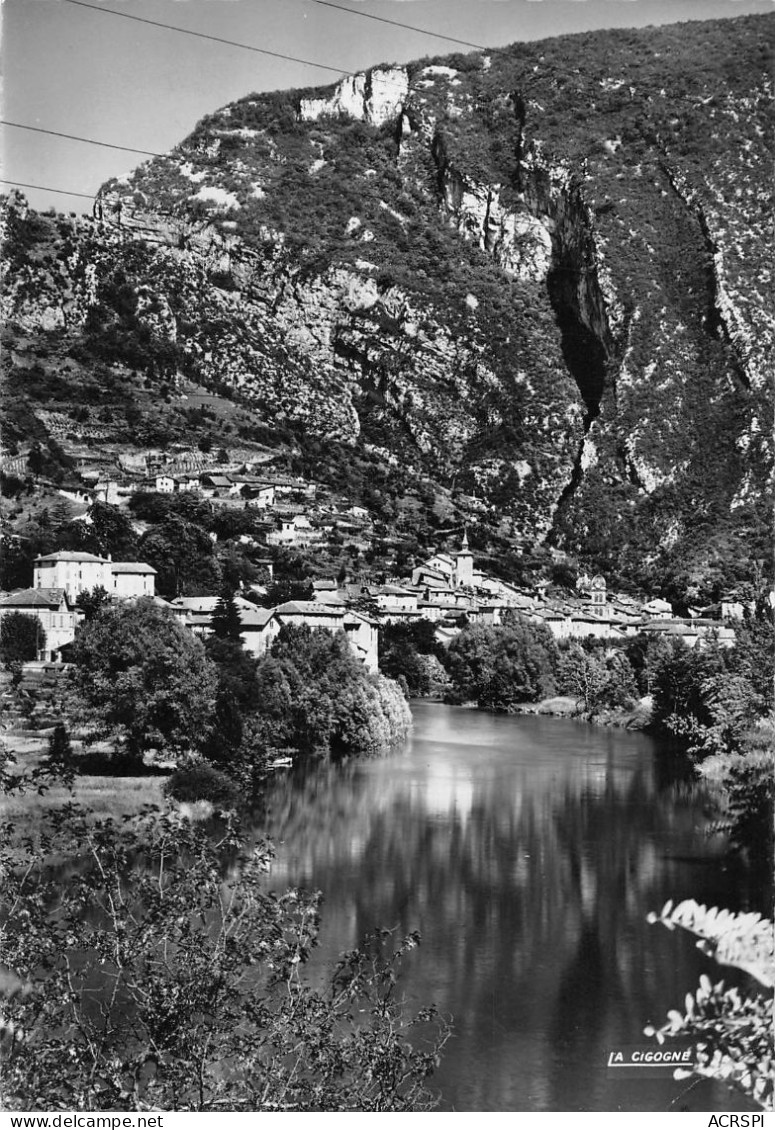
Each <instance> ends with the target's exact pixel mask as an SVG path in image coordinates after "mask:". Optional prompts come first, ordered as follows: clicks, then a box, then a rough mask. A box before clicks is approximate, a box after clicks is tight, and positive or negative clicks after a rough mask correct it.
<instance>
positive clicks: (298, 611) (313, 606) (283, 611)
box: [274, 600, 344, 617]
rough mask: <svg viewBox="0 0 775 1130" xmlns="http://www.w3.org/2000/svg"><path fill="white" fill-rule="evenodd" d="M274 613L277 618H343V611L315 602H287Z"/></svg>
mask: <svg viewBox="0 0 775 1130" xmlns="http://www.w3.org/2000/svg"><path fill="white" fill-rule="evenodd" d="M274 611H275V613H276V614H277V615H278V616H329V617H330V616H344V609H342V608H335V607H333V606H332V605H330V604H321V603H320V602H319V601H317V600H288V601H286V603H285V604H280V605H278V607H277V608H275V609H274Z"/></svg>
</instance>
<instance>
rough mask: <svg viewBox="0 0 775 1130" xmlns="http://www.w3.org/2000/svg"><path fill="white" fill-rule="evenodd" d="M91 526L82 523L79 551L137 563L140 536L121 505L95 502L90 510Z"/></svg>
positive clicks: (79, 526) (80, 525)
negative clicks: (138, 537)
mask: <svg viewBox="0 0 775 1130" xmlns="http://www.w3.org/2000/svg"><path fill="white" fill-rule="evenodd" d="M88 518H89V519H90V521H89V522H88V523H79V524H78V527H77V528H78V530H79V531H81V537H80V539H79V540H80V543H81V544H80V545H78V546H77V548H79V549H85V550H87V551H88V552H90V553H96V554H98V555H99V556H101V557H108V556H110V557H112V558H113V560H114V561H136V560H137V535H136V534H135V532H134V529H133V528H132V523H131V522H130V520H129V518H128V517H127V515H126V514H125V513H124V512H123V511H122V510H119V509H118V507H117V506H110V505H109V504H108V503H106V502H99V501H98V502H94V503H92V505H91V506H90V507H89V511H88Z"/></svg>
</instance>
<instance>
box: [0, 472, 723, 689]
mask: <svg viewBox="0 0 775 1130" xmlns="http://www.w3.org/2000/svg"><path fill="white" fill-rule="evenodd" d="M126 458H127V457H122V467H121V471H122V472H123V474H120V475H117V476H116V477H105V476H104V475H103V476H99V473H98V472H94V471H92V472H91V475H90V473H89V471H88V470H87V469H84V473H83V476H82V477H83V478H84V482H85V484H88V485H84V487H83V488H82V489H77V490H66V489H60V490H59V492H58V493H59V494H60V495H62V496H63V497H64V498H66V499H67V500H68V501H69V502H70V503H71V504H72V505H73V506H75V507H76V508H80V509H81V511H82V513H81V515H80V517H76V519H75V520H76V521H78V520H80V521H85V522H88V521H89V518H88V507H89V506H91V505H92V504H93V503H94V502H97V501H99V502H103V503H106V504H108V505H112V506H118V507H124V506H126V504H127V502H128V500H129V499H130V498H131V497H132V495H133V494H134V493H136V492H137V491H139V490H142V491H145V492H155V493H157V494H159V495H171V494H174V493H193V492H195V493H196V494H197V495H198V496H199V497H201V498H202V499H205V500H208V501H209V502H210V503H211V504H212V505H213V506H214V507H219V508H220V507H228V508H233V509H250V510H255V511H258V512H260V516H259V522H258V523H257V525H256V527H255V528H256V530H257V535H256V536H251V537H246V536H243V539H242V540H243V541H247V542H248V543H249V545H250V548H251V550H252V551H253V552H254V553H256V552H261V551H262V544H263V547H264V552H265V553H266V554H267V556H264V557H260V558H257V557H255V556H254V561H258V562H260V565H261V567H262V568H263V570H264V571H265V574H266V576H267V577H268V578H269V580H270V581H271V580H272V577H273V558H272V557H271V556H269V555H270V554H271V553H272V552H273V550H274V549H276V548H278V547H282V548H294V549H302V548H303V549H306V550H310V549H311V550H312V551H313V553H314V551H315V547H318V546H319V547H320V548H321V550H322V549H323V548H324V547H325V546H326V545H327V543H328V540H329V539H330V538H331V537H332V536H333V537H335V538H338V539H339V540H340V541H341V540H342V539H343V538H346V539H347V541H348V543H351V544H353V545H354V546H355V547H356V548H357V549H358V550H359V551H365V550H368V548H369V546H370V544H371V538H372V530H373V523H372V521H371V518H370V515H369V512H368V511H367V510H366V509H365V508H364V507H362V506H357V505H347V504H346V501H345V503H344V504H343V502H342V500H341V499H340V500H338V504H335V503H334V501H333V500H332V499H331V498H330V496H329V497H327V492H325V491H322V490H321V488H320V487H319V485H318V484H316V483H314V482H310V481H308V480H305V479H300V478H294V477H292V476H288V475H280V474H272V473H269V472H268V471H267V470H266V469H265V468H264V469H263V473H262V469H261V465H260V464H258V463H256V464H250V463H247V464H245V463H242V464H228V463H227V464H226V465H223V466H216V467H211V466H205V467H203V468H202V467H200V468H199V469H195V468H191V465H190V461H189V462H188V463H186V461H185V460H179V461H178V465H177V466H175V465H174V464H173V465H169V466H160V465H159V461H158V458H157V457H155V456H148V455H146V456H138V457H134V456H133V457H129V458H130V459H131V461H132V465H131V467H130V466H126V465H124V464H125V462H126ZM181 462H182V463H184V465H186V466H188V469H187V470H181V468H180V463H181ZM90 478H91V482H90V481H89V480H90ZM457 540H458V545H459V547H458V548H457V550H456V551H452V552H436V553H432V554H431V555H430V556H429V557H428V559H427V560H425V561H424V562H423V563H422V564H420V565H417V566H415V567H414V568H412V569H411V572H410V573H407V575H406V576H402V577H398V578H396V579H394V580H392V579H391V582H390V583H376V582H373V581H371V580H370V579H369V578H368V576H365V577H364V575H363V573H361V574H360V575H359V576H358V577H356V578H350V577H347V576H346V577H344V578H342V577H341V576H340V577H339V578H338V579H335V578H333V577H331V576H327V575H325V571H324V570H323V571H321V575H320V576H313V580H312V585H311V591H310V592H309V594H308V595H309V599H303V600H290V601H285V602H283V603H281V604H279V605H277V606H275V607H271V608H267V607H262V603H261V602H262V597H265V595H266V592H267V587H266V585H264V584H258V583H256V584H253V585H251V586H249V587H246V588H245V590H244V591H241V592H237V593H235V598H234V599H235V603H236V605H237V608H238V610H239V616H240V621H241V627H242V631H241V637H242V642H243V645H244V647H245V649H246V651H247V652H248V653H250V654H251V655H253V656H255V657H257V658H260V657H261V656H263V655H265V654H266V653H267V651H268V650H269V649H270V648H271V645H272V643H273V641H274V639H275V638H276V636H277V634H278V633H279V631H280V629H281V628H282V627H283V626H284V625H293V626H299V625H307V626H308V627H310V628H312V629H323V630H326V631H328V632H331V633H336V632H339V631H343V632H344V633H345V636H346V638H347V639H348V641H349V643H350V646H351V647H352V649H353V651H354V653H355V654H356V655H357V656H358V657H359V658H360V659H361V660H362V661H363V663H364V664H365V666H366V667H367V669H368V670H370V671H377V670H378V666H379V655H378V628H379V625H380V624H385V623H388V624H399V623H411V622H415V621H418V620H422V619H424V620H426V621H430V622H431V623H432V624H433V625H434V633H435V637H436V640H437V642H438V643H439V644H441V645H442V646H447V645H448V644H449V643H450V642H451V641H452V640H453V639H454V638H455V636H456V635H458V634H459V632H460V631H461V630H462V629H463V628H464V627H465V626H466V625H468V624H483V625H486V626H490V627H492V626H498V625H500V624H502V623H503V622H504V620H505V618H506V617H507V616H508V614H509V613H518V614H520V615H521V616H524V617H525V618H527V619H528V620H529V621H531V622H533V623H538V624H543V625H545V626H546V628H548V630H549V631H550V632H551V634H552V635H553V636H554V637H555V639H557V640H565V639H586V638H588V637H593V638H595V639H605V640H611V641H617V640H622V639H625V638H627V637H630V636H633V635H637V634H638V633H646V634H648V635H649V636H666V637H670V638H671V639H676V640H680V641H682V642H683V643H684V644H686V645H687V646H688V647H694V646H696V645H697V644H698V643H700V642H701V641H702V640H703V639H704V638H705V637H706V636H707V635H708V633H711V632H712V633H713V634H714V638H716V639H717V640H718V641H719V643H720V644H722V645H723V646H731V645H732V644H733V643H734V639H735V633H734V628H733V627H732V623H733V622H734V621H735V620H741V619H742V618H743V612H744V609H743V605H742V604H741V603H740V602H739V601H737V600H734V599H731V598H730V599H729V600H722V601H721V602H720V603H719V604H717V605H715V606H713V607H712V608H708V609H700V608H696V609H695V608H692V609H690V610H689V611H690V613H691V615H690V616H688V617H680V616H677V615H675V614H674V612H673V609H672V607H671V605H670V604H669V603H668V602H667V601H665V600H662V599H660V598H658V597H652V598H650V599H643V598H640V599H639V598H636V597H634V596H632V595H630V594H627V593H624V592H610V591H609V590H608V587H607V584H606V580H605V578H604V577H602V576H599V575H598V576H593V577H589V576H581V577H579V579H578V582H577V585H576V591H575V592H573V593H571V592H567V591H563V592H559V593H558V590H557V588H556V586H555V587H552V586H550V584H549V582H538V583H537V584H535V585H534V586H533V587H532V588H531V589H526V588H520V587H517V586H516V585H513V584H510V583H508V582H506V581H504V580H502V579H500V578H498V577H496V576H494V575H493V574H492V573H488V572H486V571H483V570H482V569H480V568H478V567H477V566H476V563H475V560H474V555H473V553H472V552H471V550H470V548H469V543H468V537H467V534H466V532H465V531H463V533H462V536H460V537H459V538H458V539H457ZM155 577H156V570H155V569H154V568H153V567H152V566H151V565H149V564H147V563H145V562H142V561H113V560H111V559H110V557H101V556H99V555H97V554H94V553H89V552H85V551H78V550H61V551H58V552H54V553H49V554H45V555H43V556H40V557H38V558H36V560H35V562H34V568H33V575H32V577H31V578H30V580H31V586H30V587H29V588H25V589H17V590H15V591H13V592H8V593H3V594H2V596H0V619H2V617H4V616H6V615H8V614H10V613H23V614H25V615H31V616H34V617H35V618H36V619H37V620H38V622H39V624H40V628H41V636H40V647H39V649H38V656H37V662H55V663H56V662H63V661H65V660H66V655H67V646H68V645H69V644H70V643H72V641H73V640H74V638H75V633H76V630H77V628H78V625H79V623H80V622H81V621H82V619H83V611H82V609H81V608H79V607H78V604H77V602H78V598H79V596H81V594H84V593H90V592H93V591H94V590H103V591H104V593H105V594H106V595H107V597H108V598H109V599H110V600H112V601H128V600H136V599H139V598H142V597H147V598H151V599H152V600H153V601H154V602H155V603H156V604H158V605H160V606H164V607H165V608H167V609H168V610H169V611H170V613H171V614H172V615H173V616H174V617H175V618H176V619H178V620H179V622H180V623H181V624H183V625H185V626H186V627H187V628H188V629H189V630H190V631H191V632H193V633H194V634H195V635H198V636H200V637H204V636H207V635H208V634H209V633H210V632H211V630H212V627H211V622H212V616H213V613H214V611H215V608H216V605H217V604H218V600H219V594H217V593H206V594H202V595H197V596H178V597H175V598H173V599H172V600H165V599H164V598H163V597H162V596H160V595H159V594H158V593H157V592H156V583H155Z"/></svg>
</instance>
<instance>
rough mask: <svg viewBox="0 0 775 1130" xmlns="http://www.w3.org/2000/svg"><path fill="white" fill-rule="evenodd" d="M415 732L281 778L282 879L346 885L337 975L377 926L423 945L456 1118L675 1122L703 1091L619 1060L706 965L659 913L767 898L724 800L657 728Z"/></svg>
mask: <svg viewBox="0 0 775 1130" xmlns="http://www.w3.org/2000/svg"><path fill="white" fill-rule="evenodd" d="M415 725H416V728H415V734H414V737H413V739H412V741H411V742H410V743H409V745H408V747H407V748H406V749H405V750H404V751H399V752H397V753H395V754H394V755H393V756H391V757H389V758H386V759H384V760H379V761H368V762H359V763H350V764H347V765H344V766H340V767H337V768H333V767H331V766H326V767H322V768H321V769H319V770H318V771H314V772H311V773H309V774H308V775H306V776H304V777H301V778H297V779H292V778H290V777H289V778H285V779H280V780H277V781H276V782H275V784H274V785H273V788H272V791H271V794H270V797H269V816H268V830H269V831H270V834H271V835H272V836H274V837H275V839H276V840H277V842H278V857H277V860H276V862H275V865H274V868H273V882H275V883H276V884H277V886H278V887H283V886H285V885H287V884H288V883H296V884H299V885H302V886H308V887H313V888H320V889H321V890H322V891H323V892H324V896H325V902H324V911H323V934H322V947H321V948H322V952H321V955H320V960H321V961H323V962H325V961H330V960H332V959H333V957H334V956H335V954H336V953H338V952H339V951H340V950H342V949H344V948H347V947H350V946H353V945H355V944H357V942H358V940H359V938H360V937H361V936H362V935H363V934H365V933H366V932H368V931H369V930H371V929H372V928H373V927H375V926H386V927H394V926H395V927H397V928H398V929H399V930H400V931H401V932H405V931H408V930H413V929H419V930H420V931H421V933H422V935H423V945H422V946H421V947H420V950H419V951H418V952H417V954H416V955H414V958H413V961H412V962H411V963H410V964H409V965H407V967H406V970H405V973H404V978H403V989H404V992H405V993H406V995H407V996H408V997H409V998H410V999H411V1000H413V1001H415V1002H418V1003H419V1002H420V1001H428V1000H429V999H432V1000H433V1001H434V1002H435V1003H436V1004H437V1005H438V1006H439V1008H440V1009H441V1010H442V1011H443V1012H445V1013H449V1014H452V1016H453V1017H454V1025H455V1035H456V1039H455V1040H454V1041H453V1042H452V1044H451V1045H448V1048H447V1051H446V1054H445V1059H444V1062H443V1064H442V1068H441V1070H440V1072H439V1076H438V1080H437V1082H438V1084H439V1085H440V1086H441V1088H442V1095H443V1103H442V1106H443V1107H444V1108H445V1109H457V1110H469V1111H486V1110H501V1111H507V1110H545V1109H546V1110H583V1109H588V1110H616V1109H630V1110H651V1109H653V1110H660V1109H666V1108H667V1107H668V1106H669V1104H670V1103H671V1102H672V1101H673V1100H674V1099H675V1098H676V1096H678V1095H679V1094H680V1093H681V1091H682V1090H684V1089H685V1087H686V1085H685V1084H679V1083H675V1082H673V1081H672V1080H671V1079H665V1080H661V1081H649V1082H641V1081H639V1080H636V1081H635V1082H634V1083H633V1081H632V1080H627V1081H626V1082H623V1081H620V1080H615V1079H611V1078H609V1076H608V1074H607V1073H606V1069H605V1062H606V1056H607V1051H608V1049H609V1048H610V1047H612V1046H613V1045H615V1044H616V1043H617V1042H618V1043H627V1044H632V1043H640V1042H646V1041H645V1038H644V1037H643V1036H642V1029H643V1027H644V1025H645V1024H646V1023H647V1022H648V1021H650V1020H660V1021H661V1019H662V1017H663V1016H664V1014H665V1012H666V1011H667V1009H668V1008H670V1007H672V1006H673V1003H674V1002H675V1000H677V999H679V1000H680V999H683V996H684V994H685V992H686V990H687V988H691V987H692V986H693V985H694V984H695V983H696V981H697V978H698V976H699V974H700V973H701V972H703V971H705V969H706V965H707V962H706V959H705V958H703V957H702V955H701V954H699V953H698V952H697V951H696V950H695V949H694V948H693V946H692V944H691V941H689V940H687V939H684V938H680V937H678V936H676V935H671V934H667V932H664V931H662V932H660V931H656V930H652V929H651V928H650V927H649V926H648V925H647V924H646V920H645V919H646V914H647V913H648V911H649V910H651V909H653V908H657V909H658V908H659V907H661V906H662V904H663V903H664V902H665V900H666V899H667V898H668V897H673V898H676V899H680V898H685V897H694V898H697V899H698V900H699V901H701V902H706V903H709V904H716V905H718V904H723V905H727V906H730V907H731V908H738V907H740V906H744V905H745V897H746V895H745V890H744V888H743V887H742V886H741V885H740V884H739V882H738V881H737V879H738V877H736V876H734V875H733V873H732V872H731V871H730V870H728V869H727V867H726V864H725V863H724V862H723V859H722V855H721V851H722V845H721V844H718V843H715V842H714V841H709V840H708V839H707V838H706V837H705V836H704V831H703V830H704V827H705V825H706V823H707V820H706V817H705V807H706V804H707V795H706V793H705V792H704V791H703V790H702V789H701V788H700V787H699V786H695V785H693V784H692V783H691V782H690V781H687V780H686V779H685V770H683V769H682V768H681V767H680V766H679V765H678V763H675V767H676V770H677V772H676V773H674V774H671V773H670V770H669V765H667V764H666V762H665V759H663V758H660V757H659V756H658V751H657V750H656V748H655V746H654V743H653V742H652V741H651V740H650V739H649V738H647V737H645V736H643V735H640V734H627V733H623V732H620V731H614V730H601V729H595V728H593V727H589V726H585V725H582V724H575V723H570V722H567V721H564V720H554V719H545V718H514V717H507V716H495V715H488V714H482V713H478V712H475V711H468V710H465V709H461V708H452V707H445V706H438V705H431V704H422V705H420V706H418V707H416V708H415ZM671 760H674V758H671ZM682 776H683V778H684V780H683V783H682V784H681V786H680V787H679V788H675V787H674V785H675V782H676V780H679V779H680V778H681V777H682ZM703 1086H704V1088H705V1089H704V1091H702V1090H698V1091H693V1092H692V1094H691V1095H690V1099H691V1100H694V1101H699V1102H704V1103H706V1104H707V1102H708V1094H709V1090H708V1087H709V1085H703ZM703 1095H704V1097H702V1096H703ZM681 1101H682V1102H683V1100H681ZM725 1101H726V1100H725V1092H724V1091H723V1089H721V1088H718V1089H717V1091H714V1093H713V1096H712V1102H711V1103H710V1106H708V1105H705V1106H701V1107H698V1108H696V1109H724V1105H723V1104H724V1102H725ZM729 1109H739V1105H738V1106H737V1107H732V1106H730V1107H729Z"/></svg>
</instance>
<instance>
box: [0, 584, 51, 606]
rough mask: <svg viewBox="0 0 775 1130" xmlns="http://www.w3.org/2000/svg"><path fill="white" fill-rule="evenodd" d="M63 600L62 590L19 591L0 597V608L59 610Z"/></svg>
mask: <svg viewBox="0 0 775 1130" xmlns="http://www.w3.org/2000/svg"><path fill="white" fill-rule="evenodd" d="M64 600H65V590H64V589H57V588H45V589H20V590H19V592H10V593H5V594H4V595H3V596H2V597H0V608H59V607H60V606H61V604H62V602H63V601H64Z"/></svg>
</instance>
